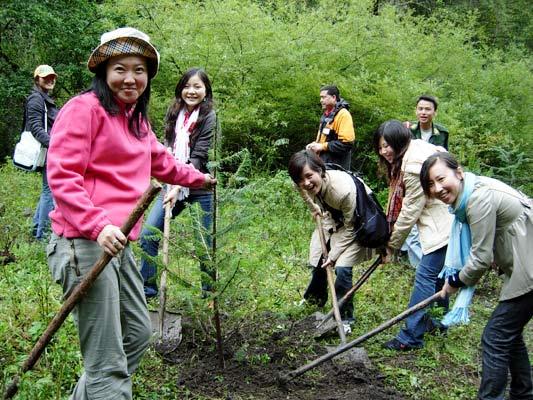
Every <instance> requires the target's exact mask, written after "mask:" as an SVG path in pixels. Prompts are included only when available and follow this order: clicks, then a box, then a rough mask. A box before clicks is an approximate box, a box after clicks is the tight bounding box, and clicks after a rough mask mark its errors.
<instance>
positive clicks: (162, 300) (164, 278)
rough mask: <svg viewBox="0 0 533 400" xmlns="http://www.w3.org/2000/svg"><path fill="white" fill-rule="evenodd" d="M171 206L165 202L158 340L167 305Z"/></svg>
mask: <svg viewBox="0 0 533 400" xmlns="http://www.w3.org/2000/svg"><path fill="white" fill-rule="evenodd" d="M171 217H172V206H171V205H170V202H168V203H167V204H165V219H164V221H163V270H162V271H161V283H160V284H159V340H163V329H164V328H165V307H166V306H167V271H168V244H169V241H170V218H171Z"/></svg>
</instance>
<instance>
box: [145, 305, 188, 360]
mask: <svg viewBox="0 0 533 400" xmlns="http://www.w3.org/2000/svg"><path fill="white" fill-rule="evenodd" d="M149 313H150V320H151V322H152V334H153V336H154V337H156V340H155V341H154V348H155V350H156V351H157V352H158V353H161V354H168V353H171V352H173V351H174V350H176V349H177V347H178V346H179V344H180V343H181V339H182V326H181V315H179V314H178V313H174V312H171V311H165V320H164V321H163V336H160V334H159V312H158V311H149Z"/></svg>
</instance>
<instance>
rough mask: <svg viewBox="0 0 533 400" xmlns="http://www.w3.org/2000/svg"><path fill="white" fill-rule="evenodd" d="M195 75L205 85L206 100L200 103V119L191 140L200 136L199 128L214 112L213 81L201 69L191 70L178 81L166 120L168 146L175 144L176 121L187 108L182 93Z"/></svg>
mask: <svg viewBox="0 0 533 400" xmlns="http://www.w3.org/2000/svg"><path fill="white" fill-rule="evenodd" d="M195 75H198V77H199V78H200V80H201V81H202V82H203V84H204V85H205V98H204V101H202V102H201V103H200V110H199V112H198V119H197V120H196V125H195V127H194V128H193V132H192V134H191V140H192V139H194V137H195V136H196V135H198V132H199V128H200V127H201V126H202V123H203V122H204V120H205V119H206V118H207V116H208V115H209V113H210V112H211V111H212V110H213V89H212V88H211V81H210V80H209V77H208V76H207V74H206V72H205V71H204V70H203V69H201V68H191V69H189V70H188V71H186V72H185V73H184V74H183V75H182V76H181V78H180V80H179V81H178V84H177V85H176V89H175V90H174V100H173V102H172V104H171V105H170V107H169V109H168V111H167V115H166V118H165V121H166V122H165V140H166V142H167V144H168V145H172V143H174V139H175V136H176V131H175V125H176V120H177V119H178V115H179V113H180V110H181V109H182V107H185V103H184V102H183V99H182V98H181V92H182V91H183V88H184V87H185V85H187V82H189V79H191V78H192V77H193V76H195Z"/></svg>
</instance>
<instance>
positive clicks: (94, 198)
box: [47, 28, 216, 400]
mask: <svg viewBox="0 0 533 400" xmlns="http://www.w3.org/2000/svg"><path fill="white" fill-rule="evenodd" d="M158 66H159V53H158V52H157V50H156V49H155V47H154V46H153V45H152V44H151V43H150V39H149V37H148V36H147V35H146V34H144V33H142V32H140V31H138V30H136V29H133V28H119V29H116V30H114V31H112V32H107V33H105V34H103V35H102V38H101V43H100V45H99V46H98V47H97V48H96V49H95V50H94V51H93V53H92V54H91V56H90V58H89V61H88V68H89V70H90V71H92V72H94V74H95V76H94V79H93V83H92V86H91V88H90V89H89V90H88V91H87V92H85V93H83V94H81V95H79V96H76V97H74V98H73V99H71V100H70V101H69V102H68V103H67V104H65V106H64V107H63V109H62V110H61V112H60V113H59V115H58V117H57V119H56V121H55V124H54V127H53V132H52V135H51V137H52V139H51V141H50V147H49V150H48V170H47V172H48V180H49V185H50V188H51V190H52V194H53V196H54V199H55V200H56V207H55V209H54V211H53V212H52V213H51V214H50V217H51V220H52V230H53V234H52V237H51V240H50V244H49V245H48V248H47V255H48V262H49V266H50V270H51V272H52V276H53V278H54V280H55V281H56V282H57V283H59V284H61V285H62V287H63V293H64V295H65V297H66V296H68V295H69V294H70V292H71V291H72V290H73V288H74V287H75V286H76V285H77V284H78V283H79V281H80V280H81V279H82V278H83V275H84V274H85V273H87V272H88V270H89V269H90V268H91V267H92V265H93V264H94V262H95V261H96V260H97V259H98V257H99V256H100V254H101V253H102V250H103V251H105V252H106V253H108V254H110V255H113V256H114V257H113V259H112V260H111V262H110V263H109V264H108V265H107V266H106V268H105V269H104V271H103V272H102V274H101V275H100V276H99V278H98V279H97V280H96V282H95V284H94V286H93V287H92V288H91V290H90V291H89V292H88V293H87V295H86V296H85V297H84V299H83V300H82V301H81V302H80V303H79V304H78V305H77V306H76V308H75V309H74V312H73V315H74V320H75V322H76V325H77V328H78V334H79V338H80V346H81V352H82V355H83V361H84V367H85V372H84V373H83V375H82V376H81V377H80V379H79V381H78V383H77V385H76V387H75V388H74V392H73V394H72V398H73V399H76V400H78V399H115V398H116V399H118V398H120V399H131V398H132V389H131V375H132V373H133V372H134V370H135V369H136V368H137V366H138V364H139V361H140V358H141V356H142V354H143V353H144V351H145V350H146V348H147V346H148V342H149V338H150V336H151V326H150V319H149V315H148V311H147V308H146V301H145V298H144V293H143V283H142V277H141V274H140V273H139V271H138V268H137V265H136V262H135V259H134V256H133V253H132V251H131V249H130V246H129V244H128V241H129V240H136V239H137V238H138V236H139V230H140V227H141V223H142V222H141V221H139V223H138V224H137V225H136V226H135V228H134V229H133V230H132V231H131V233H130V235H129V237H128V238H126V237H125V236H124V235H123V234H122V232H121V231H120V228H119V226H120V225H122V223H123V222H124V221H125V220H126V218H127V216H128V214H129V213H130V212H131V210H132V209H133V208H134V206H135V204H136V202H137V200H138V199H139V198H140V196H141V195H142V193H143V192H144V191H145V189H146V188H147V187H148V185H149V182H150V177H151V176H153V177H155V178H157V179H159V180H161V181H164V182H167V183H171V184H174V185H181V186H185V187H192V188H200V187H211V185H213V184H215V183H216V182H215V180H214V179H212V178H210V177H209V175H208V174H205V175H204V174H203V173H201V172H199V171H197V170H195V169H194V167H193V166H191V165H185V164H182V163H177V162H176V160H175V159H174V157H173V156H172V155H171V154H170V153H168V152H167V150H166V149H165V147H164V146H163V145H161V144H160V143H159V142H158V140H157V138H156V136H155V135H154V133H153V132H152V130H151V127H150V124H149V122H148V116H147V107H148V102H149V98H150V81H151V79H152V78H153V77H154V76H155V74H156V73H157V69H158Z"/></svg>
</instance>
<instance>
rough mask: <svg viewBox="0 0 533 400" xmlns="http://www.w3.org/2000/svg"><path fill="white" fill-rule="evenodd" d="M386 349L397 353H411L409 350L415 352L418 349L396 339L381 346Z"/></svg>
mask: <svg viewBox="0 0 533 400" xmlns="http://www.w3.org/2000/svg"><path fill="white" fill-rule="evenodd" d="M381 347H383V348H384V349H387V350H396V351H409V350H415V349H416V347H411V346H408V345H406V344H403V343H402V342H400V341H399V340H398V339H396V338H394V339H391V340H389V341H388V342H385V343H383V344H382V345H381Z"/></svg>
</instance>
